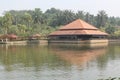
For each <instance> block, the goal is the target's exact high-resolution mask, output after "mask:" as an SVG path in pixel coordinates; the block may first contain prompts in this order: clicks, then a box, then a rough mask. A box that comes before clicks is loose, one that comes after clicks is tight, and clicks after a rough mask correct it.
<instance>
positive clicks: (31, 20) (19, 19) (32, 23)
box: [0, 8, 120, 37]
mask: <svg viewBox="0 0 120 80" xmlns="http://www.w3.org/2000/svg"><path fill="white" fill-rule="evenodd" d="M79 18H80V19H82V20H85V21H86V22H88V23H90V24H91V25H94V26H96V27H97V28H99V29H101V30H102V31H104V32H107V33H109V34H110V35H111V36H115V37H120V33H119V32H120V31H119V26H120V18H119V17H114V16H112V17H109V16H108V15H107V14H106V12H105V11H103V10H101V11H99V12H98V14H97V15H96V16H95V15H92V14H90V13H89V12H84V11H78V12H76V13H75V12H73V11H71V10H60V9H56V8H51V9H48V10H46V11H45V12H44V13H43V12H42V11H41V9H40V8H35V9H34V10H19V11H17V10H10V11H7V12H5V15H4V16H1V17H0V28H1V29H0V33H1V34H7V33H14V34H17V35H21V36H24V35H31V34H35V33H39V34H41V35H43V36H44V35H45V36H47V35H48V34H49V33H50V32H52V31H54V30H56V29H57V28H58V27H59V26H61V25H65V24H68V23H69V22H72V21H73V20H75V19H79ZM116 26H117V27H116Z"/></svg>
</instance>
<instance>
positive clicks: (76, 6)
mask: <svg viewBox="0 0 120 80" xmlns="http://www.w3.org/2000/svg"><path fill="white" fill-rule="evenodd" d="M51 7H54V8H57V9H62V10H63V9H69V10H72V11H75V12H76V11H78V10H83V11H84V12H89V13H91V14H94V15H96V14H97V13H98V11H100V10H105V11H106V13H107V14H108V16H119V17H120V0H0V14H2V13H3V12H4V11H8V10H25V9H27V10H28V9H34V8H40V9H41V10H42V11H46V10H47V9H50V8H51Z"/></svg>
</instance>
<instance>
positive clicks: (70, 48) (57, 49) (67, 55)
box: [49, 44, 106, 66]
mask: <svg viewBox="0 0 120 80" xmlns="http://www.w3.org/2000/svg"><path fill="white" fill-rule="evenodd" d="M49 47H50V49H51V51H52V52H53V53H55V54H56V55H57V56H59V57H60V58H61V59H62V60H65V61H67V62H69V63H71V64H72V65H77V66H83V65H87V64H88V63H89V62H90V61H91V60H95V59H97V57H100V56H102V55H104V54H105V53H106V49H105V47H95V48H93V47H89V46H80V45H74V44H72V45H50V46H49Z"/></svg>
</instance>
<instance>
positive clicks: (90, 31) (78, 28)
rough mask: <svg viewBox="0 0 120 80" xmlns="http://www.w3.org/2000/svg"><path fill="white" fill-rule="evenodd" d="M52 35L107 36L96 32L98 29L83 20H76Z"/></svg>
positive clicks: (98, 31)
mask: <svg viewBox="0 0 120 80" xmlns="http://www.w3.org/2000/svg"><path fill="white" fill-rule="evenodd" d="M52 35H108V34H107V33H105V32H102V31H100V30H98V28H96V27H94V26H92V25H90V24H88V23H86V22H85V21H83V20H80V19H77V20H75V21H73V22H71V23H69V24H67V25H65V26H63V27H61V28H60V29H59V30H58V31H55V32H52V33H51V34H50V35H49V36H52Z"/></svg>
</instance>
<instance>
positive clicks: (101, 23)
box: [97, 10, 108, 27]
mask: <svg viewBox="0 0 120 80" xmlns="http://www.w3.org/2000/svg"><path fill="white" fill-rule="evenodd" d="M107 21H108V16H107V14H106V12H105V11H104V10H102V11H99V13H98V14H97V27H105V25H106V23H107Z"/></svg>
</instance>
